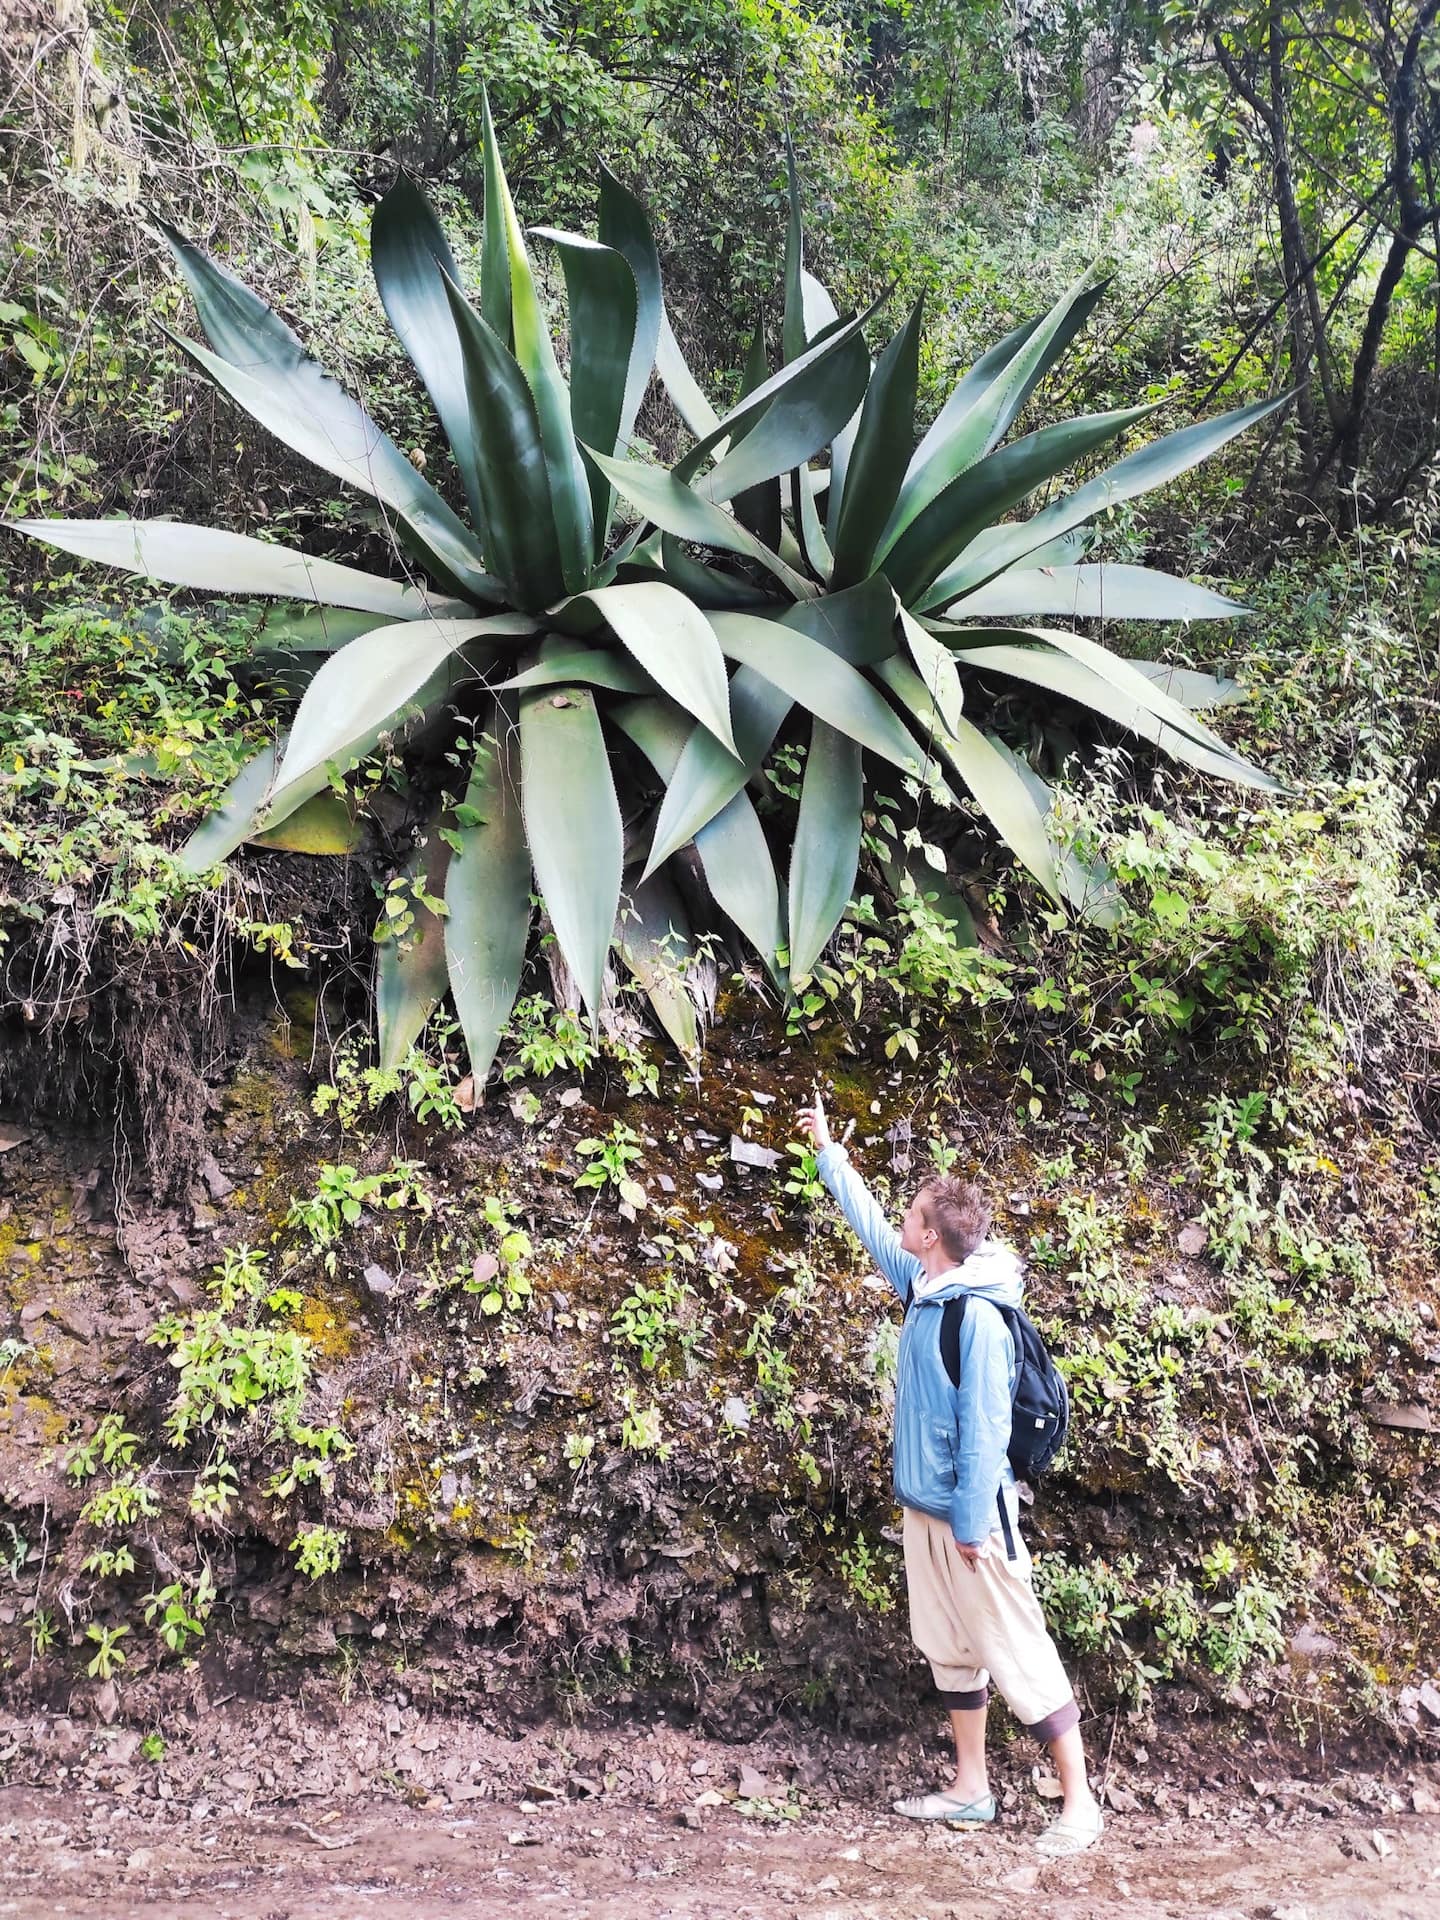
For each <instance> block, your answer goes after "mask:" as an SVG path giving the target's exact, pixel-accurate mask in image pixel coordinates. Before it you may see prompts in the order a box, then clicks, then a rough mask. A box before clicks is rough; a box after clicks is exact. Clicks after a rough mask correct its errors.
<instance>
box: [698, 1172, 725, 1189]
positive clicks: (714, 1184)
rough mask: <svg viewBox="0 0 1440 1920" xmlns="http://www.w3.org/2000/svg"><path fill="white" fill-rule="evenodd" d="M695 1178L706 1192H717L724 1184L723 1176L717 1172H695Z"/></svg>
mask: <svg viewBox="0 0 1440 1920" xmlns="http://www.w3.org/2000/svg"><path fill="white" fill-rule="evenodd" d="M695 1180H696V1183H697V1185H699V1186H702V1187H704V1189H705V1191H706V1192H707V1193H719V1192H720V1191H721V1190H722V1188H723V1187H724V1185H725V1180H724V1176H723V1175H721V1174H718V1173H697V1174H696V1176H695Z"/></svg>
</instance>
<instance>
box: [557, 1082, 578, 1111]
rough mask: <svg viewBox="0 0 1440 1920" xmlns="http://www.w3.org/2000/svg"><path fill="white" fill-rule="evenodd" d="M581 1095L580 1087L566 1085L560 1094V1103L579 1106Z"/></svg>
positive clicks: (564, 1105)
mask: <svg viewBox="0 0 1440 1920" xmlns="http://www.w3.org/2000/svg"><path fill="white" fill-rule="evenodd" d="M581 1097H582V1096H581V1093H580V1089H579V1087H566V1089H565V1091H564V1092H563V1093H562V1094H561V1096H560V1105H561V1106H562V1107H578V1106H579V1104H580V1100H581Z"/></svg>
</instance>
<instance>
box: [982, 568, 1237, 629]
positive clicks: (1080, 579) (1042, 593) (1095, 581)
mask: <svg viewBox="0 0 1440 1920" xmlns="http://www.w3.org/2000/svg"><path fill="white" fill-rule="evenodd" d="M1036 614H1060V615H1062V616H1063V617H1065V618H1066V619H1071V620H1236V619H1243V618H1248V617H1249V614H1250V608H1249V607H1242V606H1241V605H1240V604H1239V602H1238V601H1235V600H1227V599H1226V598H1225V597H1224V595H1223V594H1219V593H1214V592H1212V591H1211V589H1210V588H1209V587H1201V586H1196V585H1195V584H1194V582H1193V581H1190V580H1177V579H1176V578H1175V576H1174V575H1173V574H1169V573H1160V572H1158V571H1157V570H1156V569H1155V568H1153V567H1126V566H1117V565H1113V564H1111V563H1110V562H1109V561H1102V562H1100V563H1098V564H1092V565H1090V566H1070V567H1066V566H1060V567H1042V566H1030V565H1026V566H1024V567H1012V568H1011V569H1010V570H1009V572H1008V573H1002V574H998V575H997V576H996V578H995V579H993V580H991V581H989V582H988V583H987V584H986V585H985V586H983V587H978V588H977V589H976V590H975V592H974V593H967V594H965V595H964V596H963V598H961V599H959V600H956V601H954V602H953V603H952V604H951V605H950V606H948V607H947V608H946V609H945V617H946V618H947V619H949V620H967V619H971V618H975V617H977V616H986V617H988V618H991V619H995V618H997V617H998V618H1006V617H1009V616H1012V615H1019V616H1024V617H1027V618H1033V617H1034V616H1035V615H1036Z"/></svg>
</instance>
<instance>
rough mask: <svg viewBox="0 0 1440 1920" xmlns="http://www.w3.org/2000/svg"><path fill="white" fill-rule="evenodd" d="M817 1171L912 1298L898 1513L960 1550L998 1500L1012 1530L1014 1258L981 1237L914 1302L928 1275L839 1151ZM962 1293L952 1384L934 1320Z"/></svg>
mask: <svg viewBox="0 0 1440 1920" xmlns="http://www.w3.org/2000/svg"><path fill="white" fill-rule="evenodd" d="M819 1170H820V1178H821V1179H822V1180H823V1181H824V1182H825V1184H826V1186H827V1187H828V1188H829V1189H830V1191H831V1193H832V1194H833V1195H834V1196H835V1198H836V1200H838V1201H839V1203H840V1208H841V1211H842V1212H843V1213H844V1215H845V1218H846V1220H847V1221H848V1222H849V1223H850V1225H851V1227H852V1228H853V1229H854V1231H855V1233H856V1234H857V1235H858V1237H859V1239H860V1241H861V1242H862V1244H863V1245H864V1247H865V1250H866V1251H867V1253H869V1255H870V1257H871V1259H872V1260H873V1261H874V1262H875V1264H876V1266H877V1267H878V1268H879V1269H880V1271H881V1273H883V1274H884V1276H885V1278H886V1279H887V1280H888V1281H889V1282H890V1284H891V1286H892V1287H894V1289H895V1292H896V1294H897V1295H898V1296H899V1298H900V1301H901V1303H902V1304H903V1303H904V1301H905V1300H906V1298H907V1296H908V1295H909V1294H910V1291H911V1289H912V1288H914V1289H916V1292H917V1297H916V1299H915V1301H914V1303H913V1305H912V1306H911V1308H910V1310H909V1312H908V1313H907V1314H906V1315H905V1321H904V1324H903V1326H902V1327H901V1329H900V1352H899V1357H898V1359H897V1361H896V1367H895V1498H896V1499H897V1500H898V1501H899V1502H900V1504H901V1506H902V1507H918V1508H919V1509H920V1511H921V1512H922V1513H929V1514H933V1515H935V1517H936V1518H937V1519H941V1520H948V1521H949V1523H950V1530H951V1532H952V1533H953V1535H954V1537H955V1538H956V1539H957V1540H958V1541H960V1542H961V1543H962V1544H964V1545H966V1546H978V1545H979V1544H980V1542H981V1541H982V1540H984V1539H985V1538H986V1536H987V1535H988V1534H989V1533H990V1532H991V1530H992V1529H993V1528H998V1527H999V1524H1000V1514H999V1508H998V1506H997V1496H999V1497H1000V1498H1003V1500H1004V1502H1005V1507H1006V1513H1007V1515H1008V1518H1009V1521H1010V1525H1011V1528H1012V1529H1014V1528H1015V1526H1016V1501H1015V1475H1014V1472H1013V1471H1012V1469H1011V1466H1010V1462H1009V1460H1008V1459H1007V1458H1006V1454H1007V1451H1008V1449H1009V1445H1010V1415H1011V1400H1012V1396H1013V1393H1014V1389H1015V1373H1016V1366H1017V1362H1016V1356H1015V1343H1014V1341H1013V1340H1012V1339H1011V1338H1010V1329H1009V1328H1008V1327H1007V1326H1006V1324H1005V1322H1004V1320H1003V1319H1002V1318H1001V1316H1000V1314H999V1313H998V1312H997V1311H996V1306H997V1304H998V1305H1001V1306H1007V1307H1018V1306H1019V1305H1020V1300H1021V1294H1022V1292H1023V1287H1022V1282H1021V1276H1020V1262H1019V1260H1018V1259H1017V1258H1016V1256H1015V1255H1014V1254H1013V1253H1012V1252H1011V1251H1010V1249H1009V1248H1008V1247H1002V1246H997V1245H996V1244H995V1243H994V1242H993V1241H989V1240H987V1241H986V1242H985V1244H984V1245H983V1246H980V1247H977V1248H976V1249H975V1251H974V1253H972V1254H971V1256H970V1258H969V1259H968V1260H966V1261H965V1262H964V1263H963V1264H962V1265H961V1266H958V1267H956V1268H955V1269H954V1271H953V1273H950V1274H947V1275H945V1276H943V1277H942V1278H941V1279H940V1280H938V1281H937V1282H932V1283H931V1285H933V1286H934V1288H935V1290H934V1291H933V1292H927V1295H926V1297H925V1298H924V1299H920V1298H919V1297H918V1290H919V1288H920V1287H921V1286H922V1285H924V1284H925V1269H924V1268H923V1267H922V1266H921V1264H920V1262H919V1261H918V1260H917V1259H916V1258H915V1256H914V1255H913V1254H910V1253H906V1251H905V1249H904V1248H903V1247H902V1246H901V1245H900V1236H899V1234H898V1233H896V1231H895V1229H894V1228H893V1227H892V1226H891V1225H890V1223H889V1221H888V1220H886V1218H885V1215H884V1214H883V1213H882V1212H881V1210H880V1207H879V1205H878V1203H877V1201H876V1199H875V1196H874V1195H873V1194H872V1193H871V1192H870V1189H869V1188H868V1187H867V1186H866V1185H865V1182H864V1181H863V1180H862V1179H861V1178H860V1176H859V1174H858V1173H856V1172H855V1170H854V1168H853V1167H852V1166H851V1165H850V1156H849V1154H848V1153H847V1152H846V1151H845V1149H844V1147H841V1146H837V1145H833V1144H832V1145H831V1146H828V1147H826V1149H825V1151H824V1152H823V1153H822V1154H821V1155H820V1157H819ZM961 1293H963V1294H967V1295H969V1299H968V1300H967V1302H966V1306H965V1317H964V1319H963V1320H962V1321H961V1322H960V1385H959V1386H958V1388H957V1387H952V1386H951V1384H950V1376H949V1374H948V1373H947V1372H946V1371H945V1363H944V1361H943V1360H942V1359H941V1358H940V1317H941V1309H942V1307H943V1306H944V1304H945V1302H946V1301H947V1300H950V1299H953V1298H954V1297H955V1296H956V1295H957V1294H961Z"/></svg>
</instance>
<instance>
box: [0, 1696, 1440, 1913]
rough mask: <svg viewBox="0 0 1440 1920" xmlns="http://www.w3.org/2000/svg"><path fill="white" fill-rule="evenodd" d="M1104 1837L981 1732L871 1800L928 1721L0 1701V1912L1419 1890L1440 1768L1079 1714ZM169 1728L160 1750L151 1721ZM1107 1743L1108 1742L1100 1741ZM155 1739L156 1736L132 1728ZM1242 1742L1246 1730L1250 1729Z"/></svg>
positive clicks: (1433, 1872)
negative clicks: (945, 1824)
mask: <svg viewBox="0 0 1440 1920" xmlns="http://www.w3.org/2000/svg"><path fill="white" fill-rule="evenodd" d="M1089 1731H1090V1733H1091V1738H1092V1742H1094V1743H1096V1744H1097V1745H1098V1746H1099V1749H1100V1752H1099V1759H1100V1763H1101V1765H1102V1766H1103V1767H1104V1775H1103V1777H1104V1780H1105V1791H1106V1798H1107V1800H1108V1803H1109V1816H1108V1818H1109V1832H1108V1836H1107V1841H1106V1844H1105V1848H1104V1851H1103V1852H1102V1853H1098V1854H1095V1855H1092V1856H1087V1857H1086V1858H1084V1859H1081V1860H1078V1861H1071V1862H1066V1863H1042V1862H1041V1861H1039V1860H1038V1859H1037V1857H1036V1855H1035V1853H1034V1851H1033V1847H1032V1841H1033V1838H1034V1835H1035V1834H1036V1833H1037V1832H1038V1831H1039V1830H1040V1828H1041V1827H1042V1826H1043V1824H1044V1822H1045V1820H1046V1818H1047V1817H1048V1814H1049V1812H1050V1810H1051V1809H1050V1807H1049V1806H1048V1805H1047V1795H1048V1794H1049V1793H1050V1792H1051V1791H1052V1790H1053V1783H1052V1782H1051V1781H1050V1780H1049V1779H1048V1778H1047V1777H1046V1776H1045V1775H1044V1774H1043V1772H1042V1771H1041V1769H1040V1768H1038V1767H1036V1766H1034V1765H1033V1764H1032V1762H1033V1760H1034V1757H1035V1755H1034V1749H1033V1748H1030V1747H1029V1746H1028V1745H1025V1744H1016V1745H1015V1746H1013V1747H1011V1748H1009V1749H1002V1750H1001V1751H1000V1752H999V1753H998V1754H997V1758H996V1765H995V1784H996V1786H997V1788H998V1790H999V1792H1000V1796H1001V1801H1002V1821H1001V1825H1000V1826H999V1827H998V1829H997V1830H995V1831H994V1832H991V1833H986V1834H979V1835H976V1834H955V1833H949V1832H938V1831H935V1830H933V1829H925V1828H918V1827H915V1826H912V1825H909V1824H907V1823H904V1822H902V1821H899V1820H897V1819H895V1818H894V1817H893V1816H891V1815H889V1814H888V1813H887V1812H885V1810H884V1809H885V1808H886V1806H887V1805H888V1802H889V1800H890V1798H891V1797H892V1795H893V1794H894V1793H895V1792H896V1791H897V1790H899V1789H901V1788H903V1787H906V1786H909V1785H910V1784H912V1783H913V1782H915V1781H916V1780H919V1779H924V1778H927V1777H933V1776H934V1774H935V1772H936V1770H937V1769H938V1766H939V1764H940V1756H941V1748H940V1745H939V1742H938V1740H933V1739H931V1740H927V1739H922V1738H921V1737H919V1736H911V1737H909V1738H908V1739H905V1740H901V1741H898V1742H894V1743H890V1744H887V1745H866V1744H863V1743H859V1742H856V1741H853V1740H841V1739H835V1738H830V1739H826V1738H824V1737H822V1736H818V1735H808V1736H804V1737H800V1736H784V1737H778V1738H775V1739H771V1740H766V1741H758V1742H754V1743H751V1744H749V1745H747V1746H745V1747H743V1748H739V1747H736V1746H734V1745H726V1744H722V1743H718V1742H714V1741H706V1740H704V1739H701V1738H699V1737H696V1736H694V1735H692V1734H690V1733H687V1732H684V1731H681V1730H679V1729H676V1728H673V1727H670V1726H666V1725H655V1726H643V1725H634V1724H632V1725H629V1726H621V1727H617V1728H613V1729H609V1730H606V1729H600V1728H593V1727H591V1728H575V1727H564V1726H558V1725H551V1726H549V1727H546V1728H541V1729H537V1730H534V1731H532V1732H530V1733H528V1734H525V1735H523V1736H522V1737H519V1738H515V1739H508V1738H504V1737H501V1736H499V1735H496V1734H494V1733H491V1732H487V1731H486V1730H485V1729H484V1728H482V1727H481V1726H479V1725H478V1724H477V1723H476V1722H473V1721H467V1720H457V1719H453V1718H435V1717H431V1716H427V1715H425V1714H422V1713H421V1712H419V1711H418V1710H417V1709H416V1708H415V1707H413V1706H406V1707H397V1706H395V1705H393V1704H391V1705H388V1706H381V1705H380V1704H379V1703H377V1702H372V1701H359V1700H357V1701H355V1702H353V1703H352V1704H351V1705H350V1706H348V1707H345V1708H341V1709H338V1710H336V1711H334V1712H333V1713H330V1714H328V1715H327V1714H322V1713H319V1712H316V1711H313V1710H311V1709H310V1708H308V1707H307V1706H306V1705H305V1704H304V1703H303V1702H302V1703H299V1704H292V1705H287V1706H276V1707H267V1708H261V1707H255V1706H253V1705H244V1704H242V1703H240V1702H238V1701H233V1702H216V1703H213V1704H207V1705H205V1706H204V1709H203V1710H202V1711H196V1712H187V1713H184V1714H179V1715H177V1716H175V1717H174V1718H173V1719H172V1720H171V1721H170V1722H168V1723H167V1724H166V1726H165V1727H164V1729H163V1731H161V1730H160V1729H152V1732H151V1736H150V1737H149V1741H148V1745H145V1746H142V1738H144V1736H142V1735H141V1733H140V1732H139V1731H137V1730H136V1729H134V1728H127V1727H122V1726H120V1725H118V1724H116V1725H114V1726H111V1727H105V1726H103V1725H96V1724H94V1723H82V1722H80V1721H77V1720H70V1719H66V1718H52V1717H40V1718H35V1719H30V1720H23V1721H22V1720H12V1721H10V1722H8V1723H7V1724H6V1725H5V1726H4V1728H3V1731H0V1776H3V1778H4V1780H5V1781H6V1782H7V1784H6V1785H5V1786H4V1787H3V1788H0V1839H3V1842H4V1846H3V1857H0V1914H4V1915H14V1916H19V1917H21V1920H29V1917H30V1916H35V1917H36V1920H38V1917H39V1916H42V1915H44V1916H47V1920H48V1916H51V1915H56V1914H94V1915H97V1916H98V1915H101V1914H103V1915H105V1916H106V1920H141V1916H147V1917H148V1916H159V1915H167V1916H168V1915H172V1914H174V1915H178V1914H184V1915H185V1916H186V1920H312V1917H313V1920H320V1917H321V1916H323V1920H339V1917H341V1916H343V1920H350V1917H351V1916H352V1915H366V1916H374V1917H375V1920H390V1917H391V1916H394V1917H395V1920H399V1917H400V1916H404V1917H405V1920H427V1917H428V1916H440V1915H447V1916H448V1915H451V1914H454V1913H457V1912H463V1913H465V1914H467V1915H470V1916H487V1917H488V1916H492V1915H495V1916H499V1915H501V1914H504V1915H506V1916H529V1915H539V1914H542V1913H548V1912H553V1911H556V1910H557V1909H561V1910H564V1911H566V1912H567V1913H570V1914H573V1915H577V1916H583V1920H611V1917H612V1916H613V1920H622V1917H623V1920H679V1916H686V1920H701V1917H702V1916H704V1917H706V1920H708V1917H709V1916H715V1917H716V1920H719V1916H722V1915H723V1916H725V1920H792V1916H799V1915H805V1916H813V1917H814V1920H871V1916H874V1920H891V1916H897V1915H904V1916H915V1920H920V1917H921V1916H923V1917H924V1920H957V1917H958V1916H962V1915H964V1916H970V1915H976V1916H980V1915H984V1916H987V1920H988V1917H989V1916H1008V1915H1039V1914H1044V1915H1050V1916H1055V1917H1056V1920H1100V1916H1110V1915H1116V1916H1119V1915H1121V1914H1123V1915H1125V1916H1126V1920H1160V1917H1161V1916H1166V1920H1171V1917H1173V1920H1182V1917H1183V1920H1190V1917H1191V1916H1199V1915H1205V1916H1208V1920H1429V1917H1430V1916H1433V1915H1434V1914H1435V1913H1436V1912H1437V1911H1440V1771H1437V1769H1435V1768H1434V1767H1420V1768H1416V1767H1414V1766H1412V1765H1403V1764H1401V1763H1399V1762H1398V1761H1397V1762H1394V1763H1392V1764H1389V1765H1384V1766H1382V1767H1380V1768H1379V1769H1376V1768H1374V1767H1370V1768H1362V1767H1359V1766H1356V1765H1354V1764H1343V1763H1339V1762H1327V1760H1326V1759H1325V1757H1324V1756H1322V1755H1318V1754H1312V1755H1310V1756H1309V1757H1308V1759H1305V1758H1301V1757H1298V1756H1296V1755H1294V1754H1289V1755H1286V1754H1284V1753H1283V1752H1282V1751H1280V1750H1279V1749H1273V1750H1266V1749H1263V1748H1257V1747H1255V1746H1253V1745H1252V1746H1251V1748H1250V1749H1249V1750H1248V1753H1247V1752H1246V1750H1245V1749H1240V1748H1237V1749H1236V1750H1235V1751H1234V1752H1233V1753H1232V1754H1230V1755H1229V1756H1228V1757H1227V1756H1226V1755H1225V1754H1224V1753H1222V1752H1219V1751H1213V1752H1210V1753H1208V1754H1205V1753H1202V1752H1201V1751H1199V1750H1197V1749H1195V1748H1193V1747H1191V1746H1189V1745H1188V1743H1187V1742H1186V1740H1185V1739H1184V1738H1183V1737H1179V1736H1172V1737H1166V1736H1164V1735H1161V1736H1159V1737H1156V1736H1151V1737H1150V1738H1149V1740H1148V1743H1146V1742H1142V1743H1139V1744H1136V1743H1135V1741H1134V1740H1133V1739H1131V1740H1128V1741H1127V1739H1126V1735H1125V1730H1124V1729H1123V1728H1122V1729H1120V1730H1119V1731H1120V1738H1119V1739H1118V1740H1117V1741H1116V1743H1115V1745H1114V1746H1113V1747H1112V1748H1111V1749H1110V1751H1109V1754H1108V1759H1107V1755H1106V1752H1105V1750H1104V1742H1105V1740H1106V1738H1107V1737H1108V1736H1109V1735H1110V1734H1111V1733H1112V1732H1113V1731H1114V1730H1113V1729H1110V1728H1107V1727H1105V1726H1103V1725H1102V1726H1098V1727H1093V1726H1092V1728H1091V1729H1090V1730H1089ZM162 1741H163V1751H160V1746H159V1743H160V1742H162ZM1122 1747H1123V1748H1124V1749H1125V1751H1124V1757H1123V1758H1121V1757H1120V1749H1121V1748H1122ZM151 1755H153V1756H154V1757H148V1756H151ZM1242 1756H1244V1757H1243V1758H1242Z"/></svg>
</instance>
